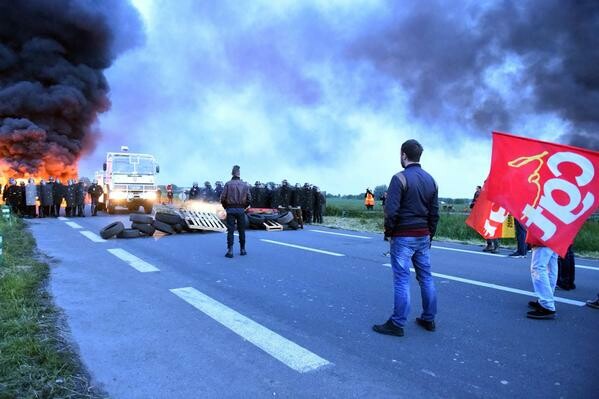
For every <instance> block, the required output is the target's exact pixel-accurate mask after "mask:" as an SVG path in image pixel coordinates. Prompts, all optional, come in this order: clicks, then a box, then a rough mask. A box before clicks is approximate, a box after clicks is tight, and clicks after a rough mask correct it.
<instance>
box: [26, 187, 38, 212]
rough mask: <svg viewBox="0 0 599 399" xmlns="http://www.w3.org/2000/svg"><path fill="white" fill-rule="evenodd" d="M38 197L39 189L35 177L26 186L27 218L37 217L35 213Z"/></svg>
mask: <svg viewBox="0 0 599 399" xmlns="http://www.w3.org/2000/svg"><path fill="white" fill-rule="evenodd" d="M37 197H38V189H37V186H36V184H35V180H34V179H33V177H30V178H29V180H28V181H27V185H26V186H25V206H26V209H27V212H26V213H25V216H26V217H28V218H34V217H36V213H35V205H36V201H37Z"/></svg>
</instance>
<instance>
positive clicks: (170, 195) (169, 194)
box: [166, 184, 175, 205]
mask: <svg viewBox="0 0 599 399" xmlns="http://www.w3.org/2000/svg"><path fill="white" fill-rule="evenodd" d="M174 196H175V193H174V192H173V185H172V184H167V185H166V199H167V203H168V204H169V205H172V204H173V197H174Z"/></svg>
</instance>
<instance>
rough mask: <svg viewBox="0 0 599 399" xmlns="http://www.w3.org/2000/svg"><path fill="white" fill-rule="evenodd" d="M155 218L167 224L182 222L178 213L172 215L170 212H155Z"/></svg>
mask: <svg viewBox="0 0 599 399" xmlns="http://www.w3.org/2000/svg"><path fill="white" fill-rule="evenodd" d="M156 220H157V221H159V222H162V223H166V224H169V225H171V226H172V225H175V224H183V223H184V222H183V219H181V216H179V215H172V214H170V213H163V212H158V213H156Z"/></svg>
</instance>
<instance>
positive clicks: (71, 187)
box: [64, 179, 77, 217]
mask: <svg viewBox="0 0 599 399" xmlns="http://www.w3.org/2000/svg"><path fill="white" fill-rule="evenodd" d="M64 199H65V201H66V202H67V206H66V208H65V213H66V216H67V217H73V216H75V209H76V208H75V207H76V200H77V193H76V187H75V181H74V180H73V179H68V180H67V186H66V188H65V195H64Z"/></svg>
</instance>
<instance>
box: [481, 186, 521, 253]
mask: <svg viewBox="0 0 599 399" xmlns="http://www.w3.org/2000/svg"><path fill="white" fill-rule="evenodd" d="M481 191H482V187H481V186H476V191H475V192H474V196H473V197H472V201H470V209H472V208H474V205H476V200H477V199H478V197H479V196H480V193H481ZM483 252H491V253H494V254H496V253H497V252H499V239H498V238H494V239H491V240H487V246H486V247H485V248H483ZM525 255H526V254H525ZM510 256H513V254H512V255H510Z"/></svg>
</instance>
